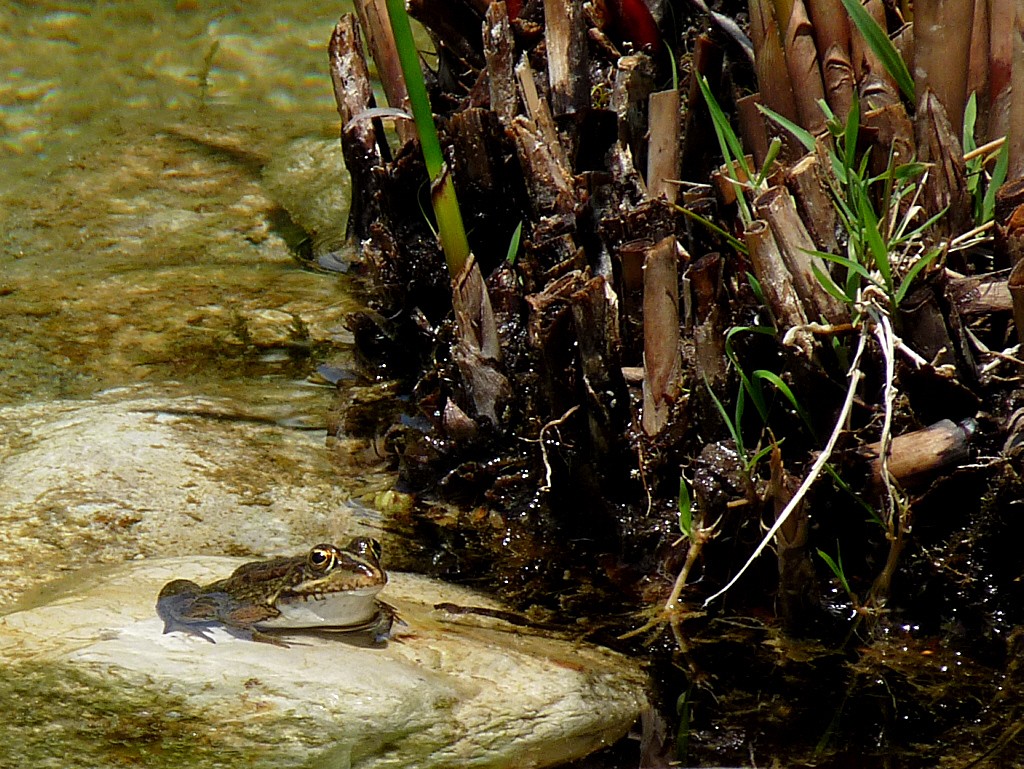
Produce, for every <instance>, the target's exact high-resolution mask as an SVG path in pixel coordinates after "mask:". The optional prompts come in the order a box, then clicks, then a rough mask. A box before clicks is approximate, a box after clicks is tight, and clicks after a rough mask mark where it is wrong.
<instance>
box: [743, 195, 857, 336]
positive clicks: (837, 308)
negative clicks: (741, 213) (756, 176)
mask: <svg viewBox="0 0 1024 769" xmlns="http://www.w3.org/2000/svg"><path fill="white" fill-rule="evenodd" d="M754 210H755V211H756V213H757V216H758V217H759V218H761V219H764V220H766V221H767V222H768V224H769V225H770V226H771V228H772V235H774V236H775V242H776V243H777V244H778V247H779V251H780V252H781V253H782V258H783V260H784V261H785V263H786V267H787V268H788V269H789V273H790V275H792V277H793V287H794V288H795V289H796V293H797V296H799V297H800V301H801V302H802V303H803V306H804V312H805V314H806V315H807V317H808V319H809V320H819V319H822V318H824V319H825V320H826V321H827V322H829V323H832V324H838V323H845V322H848V321H849V314H848V313H847V310H846V307H845V306H844V305H842V304H841V303H840V302H839V300H838V299H836V298H835V297H833V296H832V295H831V294H829V293H828V292H827V291H825V289H824V288H822V287H821V284H820V283H819V282H818V279H817V277H815V275H814V270H813V269H812V266H811V265H812V264H813V263H814V259H815V257H813V256H811V253H812V252H813V251H814V241H812V240H811V236H810V235H809V234H808V233H807V229H806V228H805V227H804V224H803V221H802V220H801V219H800V215H799V213H797V210H796V203H795V202H794V201H793V196H792V195H790V194H789V192H788V191H787V190H786V189H785V188H784V187H772V188H770V189H769V190H768V191H766V192H764V193H763V194H761V195H760V196H759V197H758V198H757V200H755V201H754ZM818 261H819V262H820V261H821V260H818ZM819 269H821V270H826V267H825V266H824V264H823V263H821V264H819Z"/></svg>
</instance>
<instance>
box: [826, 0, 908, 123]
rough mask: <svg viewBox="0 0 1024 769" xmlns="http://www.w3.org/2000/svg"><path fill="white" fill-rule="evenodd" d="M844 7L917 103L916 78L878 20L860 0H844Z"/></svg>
mask: <svg viewBox="0 0 1024 769" xmlns="http://www.w3.org/2000/svg"><path fill="white" fill-rule="evenodd" d="M842 3H843V7H844V8H846V12H847V13H848V14H850V18H851V19H852V20H853V23H854V25H855V26H856V27H857V30H858V31H859V32H860V33H861V35H863V36H864V39H865V40H866V41H867V44H868V46H869V47H870V48H871V50H872V51H873V52H874V54H875V56H877V57H878V58H879V59H880V60H881V62H882V66H884V67H885V70H886V72H888V73H889V74H890V75H892V78H893V80H895V81H896V85H898V86H899V88H900V90H901V91H902V92H903V95H904V96H905V97H906V99H907V101H909V102H910V103H911V104H913V105H915V106H916V105H917V97H916V96H915V95H914V78H912V77H911V76H910V70H908V69H907V64H906V62H905V61H903V57H902V56H900V54H899V51H897V50H896V48H895V47H894V46H893V44H892V41H891V40H889V36H888V35H887V34H886V33H885V30H884V29H882V28H881V27H880V26H878V22H876V21H875V20H874V18H872V16H871V14H870V13H868V12H867V10H865V8H864V6H863V5H861V4H860V2H859V0H842Z"/></svg>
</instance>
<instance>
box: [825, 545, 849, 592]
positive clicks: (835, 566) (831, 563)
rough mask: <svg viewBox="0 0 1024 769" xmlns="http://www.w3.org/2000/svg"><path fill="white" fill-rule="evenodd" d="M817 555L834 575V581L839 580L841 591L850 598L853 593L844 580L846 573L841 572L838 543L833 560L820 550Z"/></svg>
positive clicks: (840, 556)
mask: <svg viewBox="0 0 1024 769" xmlns="http://www.w3.org/2000/svg"><path fill="white" fill-rule="evenodd" d="M818 555H820V556H821V559H822V560H823V561H824V562H825V563H827V564H828V567H829V568H830V569H831V570H832V573H833V574H835V576H836V579H838V580H839V584H840V585H842V586H843V590H845V591H846V594H847V595H849V596H852V595H853V591H852V590H851V589H850V583H849V581H847V579H846V572H845V571H844V570H843V554H842V552H840V550H839V543H838V542H836V558H835V560H833V559H832V556H830V555H829V554H828V553H826V552H825V551H824V550H821V549H819V550H818Z"/></svg>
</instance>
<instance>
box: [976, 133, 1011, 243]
mask: <svg viewBox="0 0 1024 769" xmlns="http://www.w3.org/2000/svg"><path fill="white" fill-rule="evenodd" d="M1009 167H1010V143H1009V142H1006V141H1004V142H1003V146H1002V147H1000V148H999V156H998V157H997V158H996V167H995V168H994V169H992V178H991V179H990V180H989V182H988V187H987V188H986V189H985V199H984V201H982V204H981V221H980V222H978V224H984V223H985V222H990V221H992V219H994V218H995V215H996V192H998V191H999V188H1000V187H1002V186H1003V182H1005V181H1006V172H1007V170H1008V169H1009Z"/></svg>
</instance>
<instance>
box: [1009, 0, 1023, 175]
mask: <svg viewBox="0 0 1024 769" xmlns="http://www.w3.org/2000/svg"><path fill="white" fill-rule="evenodd" d="M1010 92H1011V96H1010V122H1009V125H1008V126H1007V130H1006V136H1007V140H1008V141H1009V143H1010V168H1009V172H1008V174H1007V178H1010V179H1017V178H1019V177H1021V176H1024V10H1022V9H1021V7H1020V4H1019V3H1018V5H1017V9H1016V15H1015V17H1014V21H1013V73H1012V77H1011V86H1010Z"/></svg>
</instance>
